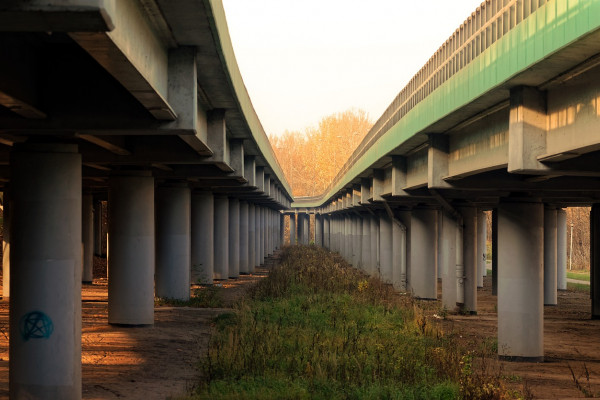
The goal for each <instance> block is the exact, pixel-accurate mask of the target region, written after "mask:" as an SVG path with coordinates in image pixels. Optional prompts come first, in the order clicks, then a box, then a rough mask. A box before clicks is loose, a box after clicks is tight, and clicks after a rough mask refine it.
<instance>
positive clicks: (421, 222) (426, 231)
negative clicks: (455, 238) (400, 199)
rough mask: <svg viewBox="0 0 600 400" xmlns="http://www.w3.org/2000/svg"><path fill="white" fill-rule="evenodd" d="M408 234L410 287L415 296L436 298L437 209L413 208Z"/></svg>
mask: <svg viewBox="0 0 600 400" xmlns="http://www.w3.org/2000/svg"><path fill="white" fill-rule="evenodd" d="M410 235H411V238H410V243H411V255H410V257H411V261H410V268H411V271H410V288H411V289H412V291H413V295H414V296H415V297H418V298H422V299H437V236H438V235H437V210H435V209H431V208H415V209H413V210H412V218H411V225H410Z"/></svg>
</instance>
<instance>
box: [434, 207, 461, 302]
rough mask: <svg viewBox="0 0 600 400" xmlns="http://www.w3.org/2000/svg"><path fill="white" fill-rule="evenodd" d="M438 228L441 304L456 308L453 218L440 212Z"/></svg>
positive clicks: (454, 229)
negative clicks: (439, 232)
mask: <svg viewBox="0 0 600 400" xmlns="http://www.w3.org/2000/svg"><path fill="white" fill-rule="evenodd" d="M439 229H440V231H441V234H440V240H441V243H440V245H439V248H440V254H439V257H438V262H439V263H440V265H441V268H440V270H441V272H442V275H441V277H442V306H443V307H444V308H446V309H448V310H454V309H455V308H456V235H457V233H458V229H457V226H456V221H455V219H454V218H453V217H452V216H451V215H449V214H448V213H447V212H442V215H441V218H440V221H439Z"/></svg>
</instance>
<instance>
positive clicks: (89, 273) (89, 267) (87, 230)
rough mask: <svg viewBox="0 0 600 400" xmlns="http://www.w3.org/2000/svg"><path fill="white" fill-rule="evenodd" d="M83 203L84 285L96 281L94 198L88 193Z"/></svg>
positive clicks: (83, 197) (82, 277)
mask: <svg viewBox="0 0 600 400" xmlns="http://www.w3.org/2000/svg"><path fill="white" fill-rule="evenodd" d="M81 201H82V203H81V241H82V251H83V258H82V268H81V269H82V274H81V281H82V282H83V283H92V280H94V197H93V196H92V195H91V194H88V193H86V194H84V195H83V196H82V198H81ZM9 276H10V275H9ZM9 281H10V280H9Z"/></svg>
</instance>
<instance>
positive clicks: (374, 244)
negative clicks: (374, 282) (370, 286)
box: [370, 217, 380, 277]
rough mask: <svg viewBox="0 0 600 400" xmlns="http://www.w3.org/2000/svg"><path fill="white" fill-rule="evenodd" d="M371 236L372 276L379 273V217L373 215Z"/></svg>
mask: <svg viewBox="0 0 600 400" xmlns="http://www.w3.org/2000/svg"><path fill="white" fill-rule="evenodd" d="M370 225H371V226H370V237H371V276H377V277H378V276H380V275H379V218H378V217H372V218H371V224H370Z"/></svg>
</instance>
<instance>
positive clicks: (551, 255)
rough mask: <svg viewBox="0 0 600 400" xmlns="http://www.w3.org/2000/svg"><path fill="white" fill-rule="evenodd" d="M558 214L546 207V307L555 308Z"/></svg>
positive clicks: (556, 298) (552, 208) (556, 295)
mask: <svg viewBox="0 0 600 400" xmlns="http://www.w3.org/2000/svg"><path fill="white" fill-rule="evenodd" d="M556 223H557V212H556V208H555V207H544V305H549V306H555V305H556V304H557V301H558V294H557V292H556V290H557V283H556V272H557V270H556V266H557V262H556V261H557V258H556V249H557V247H556V246H557V235H556V234H557V230H556Z"/></svg>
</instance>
